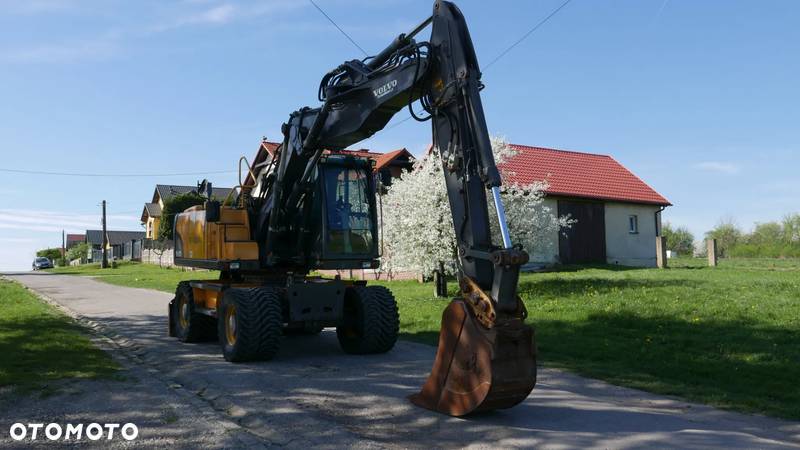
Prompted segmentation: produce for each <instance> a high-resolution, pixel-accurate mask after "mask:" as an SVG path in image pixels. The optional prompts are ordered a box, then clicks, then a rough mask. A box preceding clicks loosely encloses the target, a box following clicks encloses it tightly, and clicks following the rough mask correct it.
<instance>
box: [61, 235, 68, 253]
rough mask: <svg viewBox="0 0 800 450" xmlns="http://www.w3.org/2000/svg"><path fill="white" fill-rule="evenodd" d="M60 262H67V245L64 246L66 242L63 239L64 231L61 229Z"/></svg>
mask: <svg viewBox="0 0 800 450" xmlns="http://www.w3.org/2000/svg"><path fill="white" fill-rule="evenodd" d="M61 260H62V261H66V260H67V244H66V240H65V238H64V230H63V229H62V230H61Z"/></svg>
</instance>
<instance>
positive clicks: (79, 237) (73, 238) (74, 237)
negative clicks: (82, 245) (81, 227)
mask: <svg viewBox="0 0 800 450" xmlns="http://www.w3.org/2000/svg"><path fill="white" fill-rule="evenodd" d="M84 239H86V235H85V234H67V242H83V241H84Z"/></svg>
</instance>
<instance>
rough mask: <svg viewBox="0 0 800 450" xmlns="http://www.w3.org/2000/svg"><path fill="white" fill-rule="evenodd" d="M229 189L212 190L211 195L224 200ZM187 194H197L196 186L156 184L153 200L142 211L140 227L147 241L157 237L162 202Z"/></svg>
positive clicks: (216, 188) (162, 206)
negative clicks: (142, 228)
mask: <svg viewBox="0 0 800 450" xmlns="http://www.w3.org/2000/svg"><path fill="white" fill-rule="evenodd" d="M231 190H232V189H231V188H218V187H215V188H212V191H213V192H212V195H213V196H214V197H216V198H218V199H220V200H224V199H225V198H226V197H227V196H228V194H230V192H231ZM189 192H197V187H196V186H178V185H172V184H157V185H156V188H155V190H154V191H153V200H152V201H151V202H149V203H145V204H144V209H143V210H142V217H141V221H142V225H143V226H144V229H145V231H144V232H145V237H146V238H147V239H156V238H157V237H158V227H159V226H160V225H161V209H162V208H164V202H166V201H168V200H169V199H171V198H173V197H175V196H176V195H179V194H188V193H189Z"/></svg>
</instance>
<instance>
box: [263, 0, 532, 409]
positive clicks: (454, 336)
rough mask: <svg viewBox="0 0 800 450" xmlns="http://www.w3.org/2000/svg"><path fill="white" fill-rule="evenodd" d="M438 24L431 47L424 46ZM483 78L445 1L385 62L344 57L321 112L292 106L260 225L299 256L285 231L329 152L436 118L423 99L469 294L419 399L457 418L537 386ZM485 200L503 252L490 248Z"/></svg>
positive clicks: (272, 245) (447, 329)
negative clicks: (416, 106) (405, 119)
mask: <svg viewBox="0 0 800 450" xmlns="http://www.w3.org/2000/svg"><path fill="white" fill-rule="evenodd" d="M429 24H430V25H431V37H430V40H429V41H427V42H416V41H415V40H414V37H415V36H416V35H417V34H418V33H420V32H421V30H422V29H424V28H426V27H427V26H428V25H429ZM480 78H481V73H480V69H479V65H478V61H477V57H476V56H475V50H474V48H473V45H472V40H471V38H470V35H469V31H468V29H467V26H466V22H465V20H464V17H463V16H462V14H461V12H460V11H459V9H458V8H457V7H456V6H455V5H454V4H453V3H450V2H447V1H442V0H437V1H436V2H435V4H434V8H433V14H432V16H431V17H430V18H428V19H426V20H425V21H423V22H422V23H421V24H420V25H419V26H417V27H416V28H415V29H414V30H412V31H411V32H410V33H408V34H401V35H400V36H398V37H397V38H396V39H395V40H394V41H393V42H392V43H391V44H390V45H389V46H388V47H387V48H386V49H384V50H383V51H381V52H380V53H379V54H378V55H376V56H374V57H371V58H367V59H365V60H352V61H348V62H345V63H344V64H342V65H340V66H339V67H337V68H336V69H334V70H332V71H331V72H329V73H328V74H326V75H325V76H324V77H323V79H322V82H321V84H320V91H319V99H320V101H322V102H323V103H322V106H320V107H318V108H314V109H310V108H303V109H301V110H298V111H295V112H294V113H292V114H291V116H290V118H289V121H288V122H287V123H286V124H284V127H283V132H284V141H283V145H282V149H281V153H280V158H279V161H278V163H277V167H276V172H275V173H276V175H275V179H274V181H273V183H272V185H271V186H270V188H269V191H268V194H267V201H266V202H265V205H264V207H263V208H262V210H261V215H260V221H259V228H258V229H257V233H261V234H262V235H264V236H269V237H268V238H267V239H266V242H268V243H269V244H268V245H267V253H268V257H280V255H281V254H282V253H283V254H286V255H293V254H296V251H295V250H296V248H297V246H295V245H289V244H286V242H287V240H286V239H282V238H281V233H283V232H285V229H286V225H285V223H286V218H288V217H294V216H295V215H297V213H298V211H301V210H302V208H303V204H304V201H308V198H309V197H310V196H309V195H308V194H309V193H310V192H311V186H312V185H311V181H312V178H313V175H314V169H315V167H316V164H317V162H318V161H319V158H320V157H321V155H322V152H323V149H343V148H346V147H347V146H349V145H352V144H354V143H356V142H358V141H361V140H363V139H366V138H368V137H370V136H372V135H373V134H374V133H376V132H377V131H379V130H381V129H383V128H384V127H385V126H386V124H387V123H388V122H389V120H390V119H391V118H392V116H393V115H394V114H396V113H397V112H398V111H400V110H401V109H403V108H405V107H409V110H410V112H411V114H412V115H414V116H415V118H416V119H417V120H427V119H421V118H418V117H416V114H415V113H414V111H413V109H411V104H412V103H413V102H415V101H417V100H419V101H420V103H421V104H422V106H423V107H424V109H425V111H427V113H428V114H429V115H430V116H429V118H430V119H431V122H432V134H433V146H434V151H439V152H440V154H441V157H442V161H443V173H444V177H445V182H446V185H447V193H448V199H449V203H450V209H451V212H452V216H453V225H454V227H455V236H456V240H457V247H458V263H459V264H458V266H459V271H460V274H459V284H460V288H461V295H460V297H458V298H456V299H455V300H453V302H452V303H451V304H450V305H449V306H448V307H447V309H446V310H445V312H444V314H443V317H442V328H441V332H440V338H439V348H438V351H437V356H436V361H435V362H434V367H433V370H432V373H431V375H430V377H429V379H428V381H427V382H426V383H425V385H424V386H423V389H422V391H421V392H420V393H419V394H416V395H414V396H412V397H411V400H412V402H414V403H415V404H417V405H419V406H423V407H426V408H428V409H433V410H436V411H440V412H443V413H447V414H451V415H464V414H468V413H470V412H473V411H478V410H487V409H496V408H505V407H510V406H513V405H515V404H517V403H519V402H520V401H522V400H524V399H525V398H526V397H527V395H528V394H529V393H530V391H531V390H532V389H533V387H534V384H535V381H536V364H535V344H534V342H533V334H532V333H533V332H532V329H531V328H530V327H529V326H527V325H525V324H524V323H523V321H524V319H525V315H526V312H525V308H524V306H523V305H522V302H521V301H520V299H519V298H518V296H517V283H518V277H519V269H520V266H521V265H522V264H524V263H526V262H527V261H528V255H527V253H525V252H524V251H523V250H522V249H521V248H518V247H514V246H512V243H511V240H510V238H509V234H508V227H507V224H506V219H505V213H504V210H503V205H502V201H501V199H500V187H501V185H502V180H501V177H500V173H499V171H498V168H497V166H496V165H495V161H494V156H493V153H492V148H491V143H490V140H489V133H488V131H487V127H486V119H485V117H484V113H483V106H482V104H481V98H480V91H481V89H482V88H483V84H482V83H481V81H480ZM488 193H490V194H491V197H492V200H493V201H492V203H493V207H495V208H496V211H497V216H498V219H499V222H500V223H499V226H500V229H501V234H502V241H503V242H502V243H501V245H495V244H493V243H492V238H491V231H490V215H489V212H488V207H489V201H488V199H487V194H488ZM281 245H284V246H286V247H285V248H281V247H280V246H281ZM287 257H288V256H287Z"/></svg>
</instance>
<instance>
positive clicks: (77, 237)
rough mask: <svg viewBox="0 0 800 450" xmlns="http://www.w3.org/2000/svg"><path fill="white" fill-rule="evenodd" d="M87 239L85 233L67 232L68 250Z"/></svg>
mask: <svg viewBox="0 0 800 450" xmlns="http://www.w3.org/2000/svg"><path fill="white" fill-rule="evenodd" d="M85 240H86V235H85V234H67V238H66V241H67V242H66V247H67V250H69V249H71V248H72V247H75V246H76V245H78V244H81V243H83V241H85Z"/></svg>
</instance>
